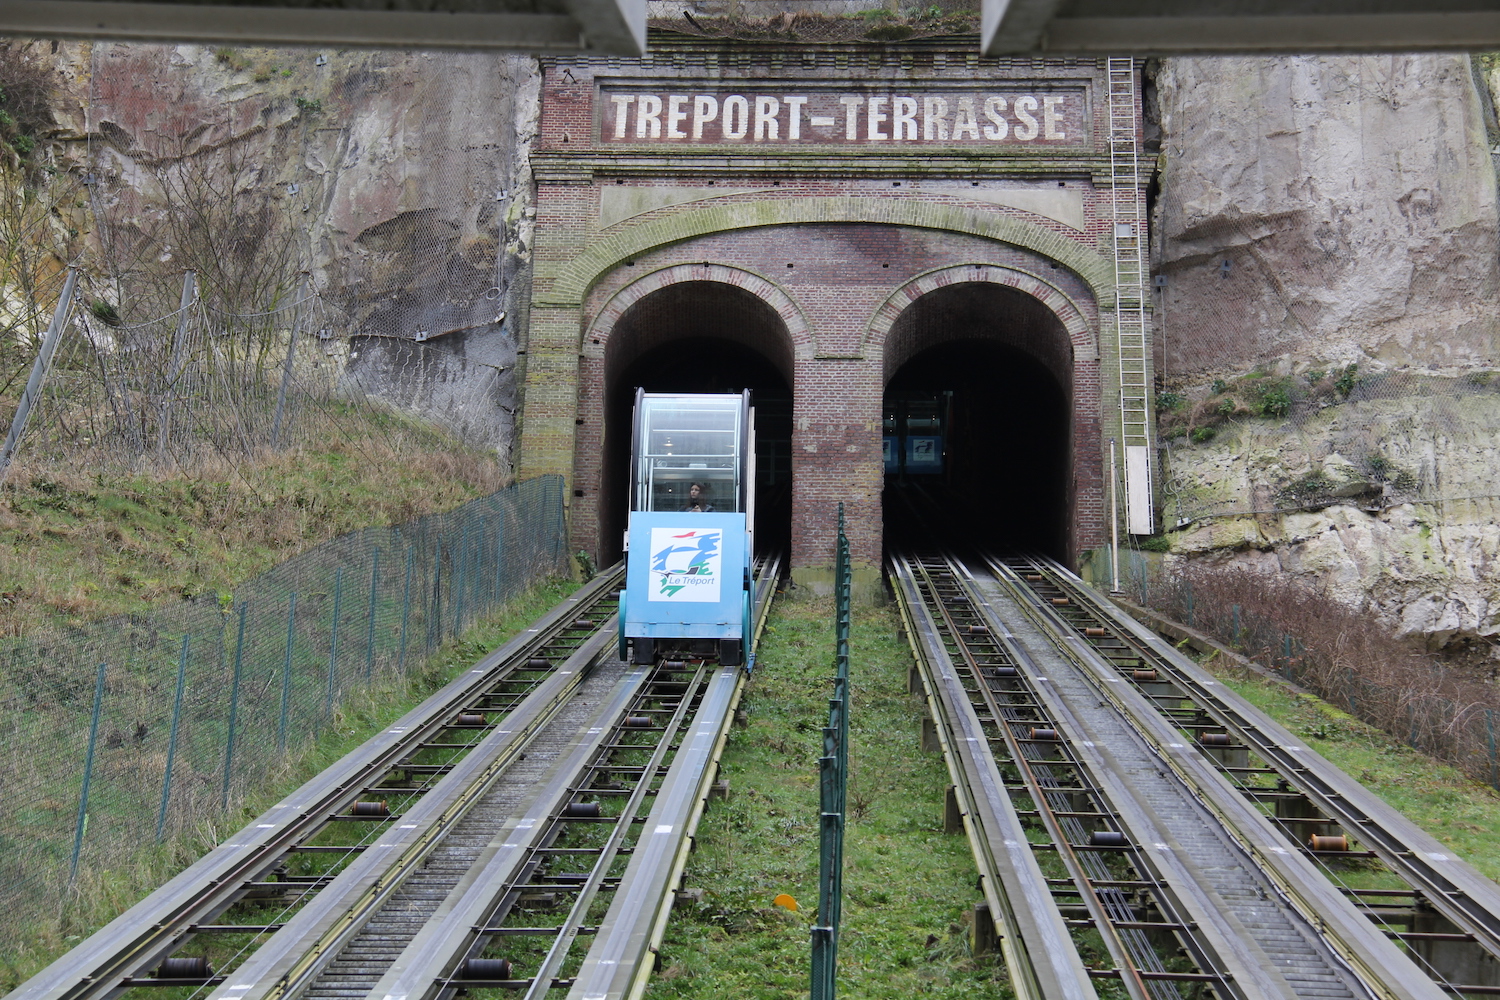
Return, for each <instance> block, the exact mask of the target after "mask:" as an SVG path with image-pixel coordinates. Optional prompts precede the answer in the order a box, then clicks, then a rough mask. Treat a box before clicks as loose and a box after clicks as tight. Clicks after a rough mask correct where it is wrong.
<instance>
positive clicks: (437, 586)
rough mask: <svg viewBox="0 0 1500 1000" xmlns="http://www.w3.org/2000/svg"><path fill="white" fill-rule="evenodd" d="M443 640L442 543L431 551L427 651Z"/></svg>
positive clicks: (430, 650)
mask: <svg viewBox="0 0 1500 1000" xmlns="http://www.w3.org/2000/svg"><path fill="white" fill-rule="evenodd" d="M442 641H443V543H442V542H438V543H437V546H436V547H435V548H434V550H433V553H432V610H431V612H430V613H429V614H428V616H427V652H429V653H431V652H432V651H433V649H435V648H436V647H437V645H438V643H440V642H442Z"/></svg>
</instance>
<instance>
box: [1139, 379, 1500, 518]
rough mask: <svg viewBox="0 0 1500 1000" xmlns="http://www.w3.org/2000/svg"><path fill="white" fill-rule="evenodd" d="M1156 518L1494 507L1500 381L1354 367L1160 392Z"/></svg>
mask: <svg viewBox="0 0 1500 1000" xmlns="http://www.w3.org/2000/svg"><path fill="white" fill-rule="evenodd" d="M1157 412H1158V426H1159V432H1160V440H1161V442H1162V445H1161V448H1162V460H1163V461H1162V464H1163V482H1164V491H1163V492H1164V497H1163V499H1164V501H1165V509H1164V511H1163V522H1164V523H1165V524H1166V525H1167V526H1168V527H1171V526H1173V525H1182V524H1186V523H1188V522H1191V521H1194V520H1196V519H1200V518H1211V517H1226V516H1235V515H1244V514H1257V513H1271V512H1277V511H1297V510H1311V509H1317V508H1321V507H1326V506H1330V505H1333V504H1349V505H1352V506H1356V507H1360V508H1363V509H1365V510H1369V511H1378V510H1382V509H1386V508H1389V507H1393V506H1396V505H1400V504H1412V503H1416V504H1422V503H1435V502H1449V501H1452V502H1460V501H1461V502H1470V503H1475V504H1479V505H1481V507H1483V508H1484V509H1489V508H1492V507H1493V506H1494V505H1495V502H1496V500H1497V499H1500V461H1497V459H1500V453H1497V445H1496V442H1497V441H1500V375H1497V373H1496V372H1493V371H1491V370H1488V369H1473V370H1467V371H1462V372H1457V373H1453V372H1442V373H1437V372H1427V371H1416V370H1408V369H1396V370H1380V369H1378V368H1374V367H1372V366H1370V365H1359V364H1350V365H1346V366H1342V367H1337V368H1332V369H1327V370H1316V369H1314V370H1309V371H1306V372H1303V373H1301V374H1296V375H1278V374H1272V373H1270V372H1267V371H1264V370H1261V371H1256V372H1252V373H1250V374H1247V375H1242V376H1239V377H1237V378H1236V377H1231V378H1225V379H1215V380H1213V381H1211V382H1209V383H1208V384H1206V385H1202V386H1198V387H1195V388H1193V389H1182V390H1164V391H1162V392H1160V393H1159V394H1158V396H1157Z"/></svg>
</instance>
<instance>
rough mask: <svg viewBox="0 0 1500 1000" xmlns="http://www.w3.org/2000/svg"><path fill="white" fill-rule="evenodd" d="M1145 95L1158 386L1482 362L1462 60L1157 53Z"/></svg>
mask: <svg viewBox="0 0 1500 1000" xmlns="http://www.w3.org/2000/svg"><path fill="white" fill-rule="evenodd" d="M1155 93H1156V100H1155V108H1156V119H1157V121H1158V123H1159V127H1160V153H1159V155H1158V160H1157V164H1158V167H1159V182H1160V195H1159V197H1158V198H1157V200H1156V206H1155V219H1154V228H1155V232H1156V240H1155V261H1154V271H1155V273H1156V274H1157V275H1159V276H1161V277H1163V278H1165V282H1166V284H1165V288H1162V289H1160V290H1159V291H1158V294H1157V296H1156V301H1157V305H1158V316H1157V329H1158V334H1159V337H1160V338H1161V340H1162V344H1163V347H1162V348H1160V349H1159V351H1158V359H1159V363H1162V365H1163V368H1164V371H1165V373H1166V375H1167V377H1168V378H1169V379H1170V378H1172V377H1176V376H1188V377H1191V376H1192V375H1194V374H1195V373H1203V372H1207V371H1211V370H1223V369H1229V370H1234V369H1240V370H1243V369H1245V368H1249V367H1252V366H1254V365H1256V364H1259V363H1263V362H1266V361H1271V360H1275V359H1278V358H1289V359H1292V360H1293V361H1303V360H1317V361H1320V362H1325V363H1338V364H1349V363H1352V362H1357V361H1369V360H1371V359H1378V360H1379V361H1382V362H1385V363H1389V364H1393V365H1420V366H1424V367H1446V366H1454V365H1469V364H1476V363H1478V364H1492V363H1494V361H1495V359H1496V357H1497V354H1500V321H1497V318H1496V309H1495V300H1496V293H1497V291H1500V257H1497V253H1496V228H1497V211H1496V184H1495V170H1494V166H1493V163H1492V162H1491V159H1490V155H1489V146H1490V144H1489V142H1488V141H1487V135H1486V121H1485V118H1486V114H1487V113H1488V115H1489V116H1490V117H1493V110H1492V108H1493V105H1492V104H1488V103H1487V100H1486V98H1487V95H1485V94H1482V93H1481V91H1480V90H1479V89H1478V88H1476V86H1475V78H1474V71H1473V69H1472V67H1471V64H1470V60H1469V58H1468V57H1467V56H1461V55H1382V56H1329V57H1317V58H1312V57H1309V58H1259V57H1254V58H1250V57H1246V58H1181V59H1176V58H1174V59H1167V60H1163V61H1162V63H1161V65H1160V67H1159V69H1158V70H1157V72H1156V74H1155ZM1487 109H1490V110H1487ZM1163 331H1164V334H1163Z"/></svg>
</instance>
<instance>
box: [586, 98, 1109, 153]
mask: <svg viewBox="0 0 1500 1000" xmlns="http://www.w3.org/2000/svg"><path fill="white" fill-rule="evenodd" d="M1085 105H1086V94H1085V91H1084V90H1083V89H1081V88H1079V89H1063V88H1056V89H1047V90H1043V89H1039V88H1038V89H1028V88H1025V87H1024V86H1023V87H1011V88H1005V89H994V90H971V89H961V88H928V89H924V90H911V91H906V92H875V91H869V90H865V91H859V92H853V91H832V90H814V89H807V90H800V91H792V90H776V91H770V90H764V89H760V90H751V89H746V88H740V89H738V90H734V91H727V90H716V91H712V92H702V91H698V92H695V91H693V90H692V89H691V88H688V87H679V88H676V89H674V90H647V89H644V88H640V87H616V86H606V87H604V88H603V89H601V90H600V92H599V99H598V116H599V140H600V142H602V143H605V144H621V145H631V146H642V145H647V146H662V145H722V144H747V145H757V144H758V145H773V146H774V145H782V146H786V145H830V146H854V145H858V146H881V145H893V146H899V145H932V146H937V145H941V146H953V145H960V146H996V145H1021V146H1028V145H1029V146H1082V145H1087V144H1088V141H1089V136H1088V131H1087V127H1086V118H1087V116H1086V111H1085Z"/></svg>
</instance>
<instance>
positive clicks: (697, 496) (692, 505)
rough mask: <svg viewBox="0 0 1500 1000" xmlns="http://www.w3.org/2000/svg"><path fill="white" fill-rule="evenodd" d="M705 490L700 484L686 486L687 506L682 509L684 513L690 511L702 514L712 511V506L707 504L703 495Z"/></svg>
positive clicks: (706, 499)
mask: <svg viewBox="0 0 1500 1000" xmlns="http://www.w3.org/2000/svg"><path fill="white" fill-rule="evenodd" d="M707 492H708V490H707V488H706V487H705V486H704V485H703V484H702V483H693V484H691V485H690V486H688V502H687V506H686V507H684V508H682V509H683V511H684V512H686V511H692V512H693V513H696V514H704V513H707V512H708V511H711V510H713V509H714V505H713V504H711V503H709V502H708V497H707V496H706V495H705V494H706V493H707Z"/></svg>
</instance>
